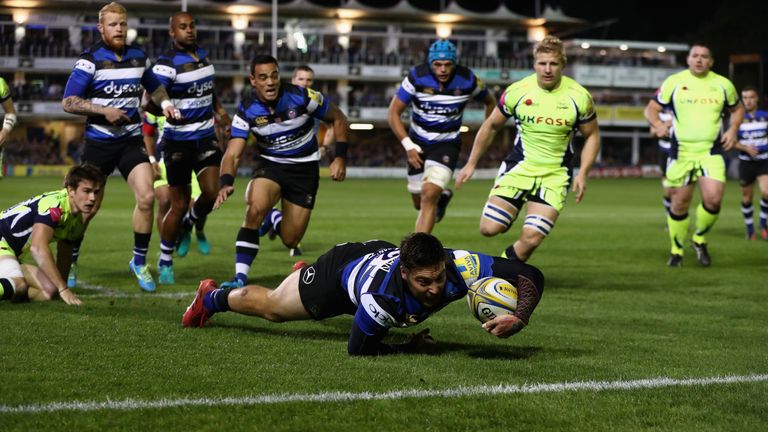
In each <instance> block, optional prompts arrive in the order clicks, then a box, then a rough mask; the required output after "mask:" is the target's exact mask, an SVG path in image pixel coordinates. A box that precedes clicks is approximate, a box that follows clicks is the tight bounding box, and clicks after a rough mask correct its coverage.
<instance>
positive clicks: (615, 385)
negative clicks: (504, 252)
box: [0, 374, 768, 414]
mask: <svg viewBox="0 0 768 432" xmlns="http://www.w3.org/2000/svg"><path fill="white" fill-rule="evenodd" d="M765 381H768V374H753V375H729V376H722V377H708V378H689V379H674V378H667V377H659V378H649V379H641V380H632V381H581V382H564V383H550V384H545V383H542V384H525V385H496V386H473V387H456V388H449V389H443V390H416V389H411V390H398V391H390V392H362V393H352V392H323V393H313V394H282V395H263V396H245V397H213V398H198V399H160V400H136V399H125V400H120V401H111V400H107V401H103V402H96V401H90V402H52V403H47V404H30V405H18V406H7V405H0V413H4V414H19V413H26V414H37V413H46V412H58V411H100V410H122V411H133V410H141V409H163V408H175V407H182V406H223V405H267V404H279V403H290V402H356V401H373V400H397V399H409V398H415V399H420V398H430V397H446V398H457V397H469V396H491V395H499V394H535V393H562V392H568V391H591V392H602V391H611V390H624V391H627V390H641V389H653V388H662V387H682V386H708V385H717V384H736V383H756V382H765Z"/></svg>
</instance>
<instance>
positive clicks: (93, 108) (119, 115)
mask: <svg viewBox="0 0 768 432" xmlns="http://www.w3.org/2000/svg"><path fill="white" fill-rule="evenodd" d="M61 105H62V107H63V108H64V111H65V112H68V113H70V114H79V115H85V116H89V115H103V116H104V117H105V118H106V119H107V121H108V122H110V123H112V124H120V123H122V122H124V121H130V120H131V118H130V117H128V115H127V114H126V113H125V111H123V110H121V109H119V108H113V107H108V106H104V105H99V104H95V103H93V102H91V101H89V100H86V99H83V98H81V97H80V96H68V97H66V98H64V100H62V101H61Z"/></svg>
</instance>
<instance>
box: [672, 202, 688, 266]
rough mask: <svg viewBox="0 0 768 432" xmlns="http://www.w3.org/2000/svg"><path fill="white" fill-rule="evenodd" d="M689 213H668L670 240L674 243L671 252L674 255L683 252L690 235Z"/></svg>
mask: <svg viewBox="0 0 768 432" xmlns="http://www.w3.org/2000/svg"><path fill="white" fill-rule="evenodd" d="M689 222H690V219H689V218H688V213H686V214H684V215H676V214H673V213H672V212H670V213H669V214H668V215H667V226H668V227H669V240H670V241H671V243H672V248H671V250H670V253H672V254H674V255H682V254H683V242H685V238H686V237H688V223H689Z"/></svg>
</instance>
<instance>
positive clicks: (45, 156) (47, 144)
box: [3, 134, 80, 165]
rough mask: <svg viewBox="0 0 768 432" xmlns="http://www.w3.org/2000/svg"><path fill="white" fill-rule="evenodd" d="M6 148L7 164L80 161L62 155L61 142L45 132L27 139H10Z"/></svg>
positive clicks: (48, 163) (5, 158) (52, 163)
mask: <svg viewBox="0 0 768 432" xmlns="http://www.w3.org/2000/svg"><path fill="white" fill-rule="evenodd" d="M3 147H4V149H5V155H4V161H3V162H4V163H5V164H7V165H25V164H30V165H60V164H64V163H79V153H80V152H79V151H77V157H78V158H77V159H72V158H69V157H67V154H66V153H65V154H63V155H62V151H61V143H60V142H59V140H58V139H57V138H55V137H53V136H51V135H47V134H43V135H36V136H31V137H27V139H24V140H19V139H10V140H8V141H6V143H5V145H4V146H3Z"/></svg>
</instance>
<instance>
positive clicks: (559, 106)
mask: <svg viewBox="0 0 768 432" xmlns="http://www.w3.org/2000/svg"><path fill="white" fill-rule="evenodd" d="M499 110H500V111H501V113H502V114H504V115H505V116H506V117H508V118H514V119H515V124H516V126H517V137H516V138H515V144H514V147H513V149H512V154H511V155H510V156H509V158H508V165H509V162H512V163H519V162H525V163H526V165H531V166H539V167H546V168H552V167H563V166H570V165H571V163H572V159H573V147H572V145H571V140H572V139H573V134H574V131H576V129H578V127H579V126H580V125H581V124H584V123H588V122H590V121H592V120H594V119H595V118H596V114H595V108H594V103H593V102H592V96H591V95H590V94H589V92H588V91H587V90H586V89H585V88H584V87H582V86H581V85H579V83H577V82H576V81H574V80H573V79H572V78H569V77H566V76H563V77H562V79H561V81H560V85H559V86H557V88H555V89H553V90H545V89H543V88H541V87H539V85H538V82H537V81H536V74H533V75H530V76H527V77H525V78H523V79H521V80H520V81H517V82H516V83H513V84H511V85H510V86H509V87H507V89H506V90H505V91H504V94H502V95H501V98H500V99H499Z"/></svg>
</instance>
